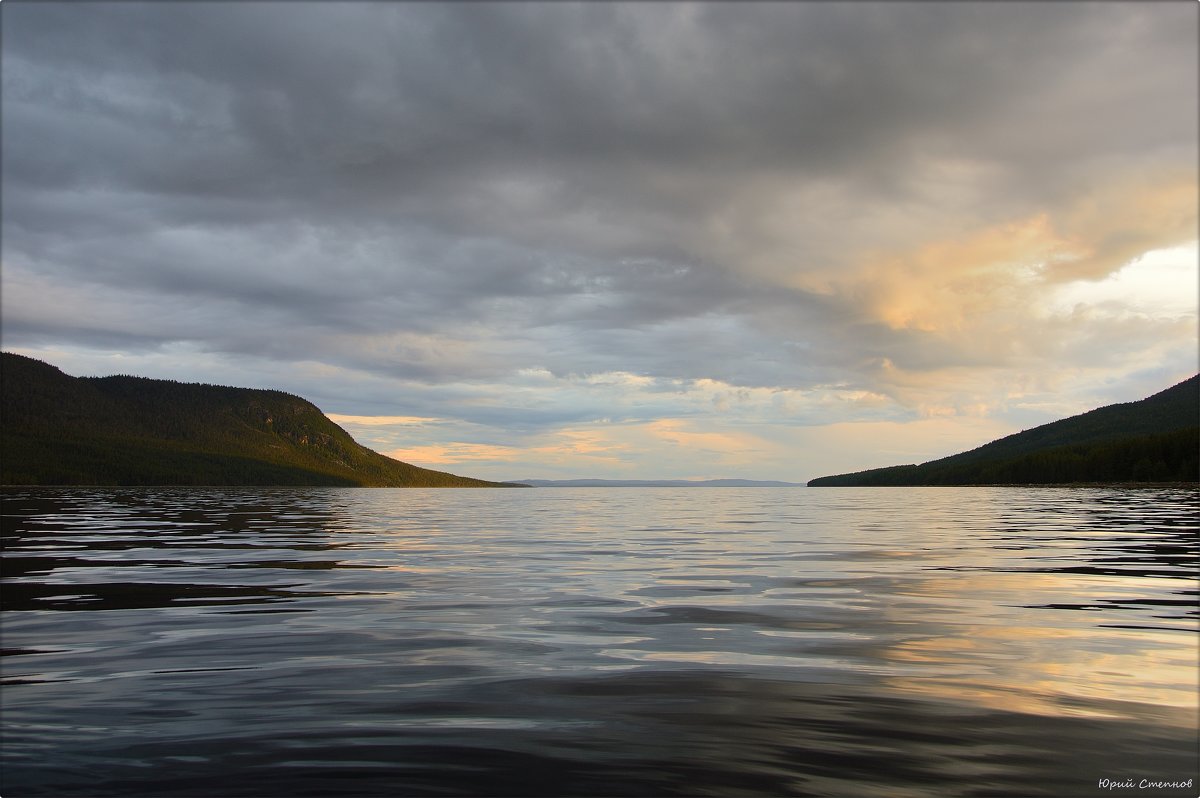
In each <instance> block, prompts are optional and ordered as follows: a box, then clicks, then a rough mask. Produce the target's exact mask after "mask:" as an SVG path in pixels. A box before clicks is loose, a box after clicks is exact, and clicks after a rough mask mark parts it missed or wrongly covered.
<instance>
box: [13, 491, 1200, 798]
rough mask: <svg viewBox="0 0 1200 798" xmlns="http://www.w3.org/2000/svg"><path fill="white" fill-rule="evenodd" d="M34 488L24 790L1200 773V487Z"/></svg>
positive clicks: (554, 788) (455, 790)
mask: <svg viewBox="0 0 1200 798" xmlns="http://www.w3.org/2000/svg"><path fill="white" fill-rule="evenodd" d="M3 498H4V504H3V535H4V557H3V562H2V564H3V576H4V582H3V599H4V607H5V609H6V612H5V617H4V621H3V627H2V631H3V647H4V651H3V653H4V654H5V655H6V656H4V657H3V658H2V659H0V666H2V674H3V678H4V682H5V687H4V698H3V707H2V708H3V711H4V723H3V756H4V773H3V777H2V778H3V782H2V783H0V792H3V794H5V795H10V794H11V795H46V796H50V795H53V796H58V795H89V796H91V795H97V796H130V795H135V796H140V795H147V796H149V795H156V796H157V795H172V796H174V795H181V796H189V795H191V796H207V795H222V796H237V795H244V796H260V795H271V796H275V795H278V796H285V795H286V796H298V795H347V796H351V795H364V796H384V795H387V796H393V795H448V794H449V795H455V794H459V795H798V796H803V795H839V796H840V795H846V796H856V795H881V796H883V795H887V796H912V795H972V796H974V795H979V796H983V795H1065V796H1072V795H1092V794H1097V793H1098V792H1108V793H1110V794H1111V793H1113V792H1117V793H1120V792H1121V791H1120V790H1116V791H1112V790H1098V789H1097V786H1096V785H1097V783H1098V782H1099V780H1100V779H1106V778H1107V779H1113V780H1116V779H1127V778H1134V779H1135V782H1136V781H1137V780H1139V779H1141V778H1150V779H1155V780H1177V781H1186V780H1187V779H1193V784H1196V783H1197V782H1196V781H1195V779H1196V778H1197V772H1196V771H1197V762H1196V753H1195V751H1196V678H1197V641H1198V637H1197V607H1196V589H1195V587H1196V584H1195V571H1194V568H1195V563H1196V561H1197V560H1196V555H1197V553H1198V551H1197V549H1198V547H1200V544H1198V542H1197V536H1196V531H1197V530H1196V520H1197V509H1198V504H1200V502H1198V501H1197V494H1196V492H1195V491H1194V490H1136V491H1121V490H1108V489H1072V490H1063V489H1028V490H1026V489H969V488H952V489H917V490H911V489H909V490H900V489H897V490H892V489H882V488H876V489H863V490H857V489H822V490H802V489H779V490H776V489H703V490H700V489H690V490H689V489H682V490H680V489H662V490H657V489H631V490H620V489H606V490H595V489H593V490H586V489H585V490H565V489H553V490H551V489H546V490H530V491H503V490H497V491H490V490H478V491H447V490H443V491H436V490H430V491H425V490H399V491H393V490H379V489H375V490H344V489H286V490H261V489H260V490H249V489H212V490H183V489H145V490H120V489H108V490H100V489H45V490H26V489H8V490H6V491H5V492H4V494H3ZM84 610H86V611H84ZM1127 792H1128V793H1129V794H1133V793H1137V794H1141V795H1145V794H1154V791H1152V790H1150V791H1148V790H1138V789H1136V788H1134V789H1132V790H1130V791H1127ZM1166 792H1167V793H1168V794H1181V793H1179V792H1178V791H1174V792H1172V791H1170V790H1167V791H1166ZM1189 792H1190V791H1187V790H1185V791H1184V793H1189ZM1160 794H1161V793H1160Z"/></svg>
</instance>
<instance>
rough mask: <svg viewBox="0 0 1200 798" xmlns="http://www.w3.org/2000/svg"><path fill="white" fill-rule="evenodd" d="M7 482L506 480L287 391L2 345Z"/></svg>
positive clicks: (464, 483) (415, 483)
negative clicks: (407, 445) (53, 361)
mask: <svg viewBox="0 0 1200 798" xmlns="http://www.w3.org/2000/svg"><path fill="white" fill-rule="evenodd" d="M0 357H2V360H0V430H2V432H0V446H2V448H3V461H2V463H0V483H3V484H25V485H29V484H41V485H84V484H86V485H342V486H380V487H383V486H387V487H495V486H498V485H501V484H506V483H494V482H485V481H483V480H477V479H469V478H467V477H459V476H455V475H453V474H446V473H443V472H440V471H431V470H429V469H425V468H418V467H417V466H413V465H409V464H408V463H402V462H400V461H398V460H393V459H391V458H390V457H384V456H383V455H381V454H378V453H377V452H373V451H371V450H370V449H367V448H365V447H363V446H360V445H359V444H357V443H355V441H354V440H353V439H352V438H351V437H350V435H349V434H348V433H347V432H346V431H345V430H343V429H342V428H341V427H339V426H337V425H336V424H334V423H333V422H332V421H330V420H329V419H328V418H326V417H325V415H324V414H322V413H321V411H320V410H318V409H317V407H316V406H314V405H313V404H312V403H310V402H307V401H305V400H304V399H301V398H300V397H298V396H292V395H290V394H286V393H282V392H280V391H263V390H253V389H248V388H226V387H220V386H215V385H200V384H193V383H187V384H185V383H179V382H173V381H169V380H151V379H145V378H142V377H126V376H119V377H98V378H96V377H82V378H81V377H71V376H68V375H66V374H64V373H62V372H61V371H59V370H58V369H57V368H54V367H53V366H50V365H47V364H46V363H43V362H41V361H39V360H34V359H32V358H28V357H24V356H22V355H16V354H11V353H8V352H5V353H3V354H2V355H0Z"/></svg>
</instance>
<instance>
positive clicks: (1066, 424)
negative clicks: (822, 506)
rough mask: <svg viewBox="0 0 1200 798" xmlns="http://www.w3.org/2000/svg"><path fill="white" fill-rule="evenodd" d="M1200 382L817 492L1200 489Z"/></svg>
mask: <svg viewBox="0 0 1200 798" xmlns="http://www.w3.org/2000/svg"><path fill="white" fill-rule="evenodd" d="M1198 478H1200V375H1198V376H1195V377H1192V378H1191V379H1188V380H1185V381H1183V382H1181V383H1179V384H1178V385H1176V386H1174V387H1172V388H1168V389H1167V390H1165V391H1162V392H1161V393H1157V394H1155V395H1153V396H1151V397H1148V398H1146V399H1142V400H1141V401H1137V402H1128V403H1125V404H1117V405H1109V406H1107V407H1101V408H1099V409H1097V410H1092V411H1090V412H1088V413H1084V414H1082V415H1078V416H1072V417H1071V418H1066V419H1063V420H1061V421H1055V422H1052V423H1050V424H1044V425H1042V426H1040V427H1034V428H1033V429H1030V430H1026V431H1024V432H1019V433H1017V434H1015V435H1009V436H1008V437H1006V438H1001V439H999V440H996V441H992V442H991V443H989V444H986V445H984V446H981V447H979V448H978V449H972V450H971V451H969V452H963V453H961V454H956V455H952V456H950V457H944V458H942V459H940V460H932V461H930V462H928V463H923V464H921V465H902V466H892V467H890V468H875V469H871V470H870V471H859V472H857V473H854V474H838V475H836V476H829V477H821V478H819V479H814V480H812V481H811V482H809V483H808V484H809V485H810V486H813V487H832V486H870V485H1036V484H1069V483H1073V482H1195V481H1196V480H1197V479H1198Z"/></svg>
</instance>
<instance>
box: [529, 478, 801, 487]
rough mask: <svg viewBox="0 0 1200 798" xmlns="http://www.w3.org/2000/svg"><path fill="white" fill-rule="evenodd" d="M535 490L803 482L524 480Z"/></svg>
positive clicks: (760, 484) (795, 483)
mask: <svg viewBox="0 0 1200 798" xmlns="http://www.w3.org/2000/svg"><path fill="white" fill-rule="evenodd" d="M520 482H521V484H522V485H531V486H533V487H535V488H802V487H804V483H802V482H777V481H774V480H760V479H522V480H520Z"/></svg>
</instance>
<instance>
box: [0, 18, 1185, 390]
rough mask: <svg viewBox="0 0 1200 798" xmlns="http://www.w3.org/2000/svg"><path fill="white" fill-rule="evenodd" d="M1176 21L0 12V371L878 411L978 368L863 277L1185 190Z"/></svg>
mask: <svg viewBox="0 0 1200 798" xmlns="http://www.w3.org/2000/svg"><path fill="white" fill-rule="evenodd" d="M1195 21H1196V15H1195V9H1194V8H1193V7H1191V6H1186V5H1182V4H1178V5H1177V4H1146V5H1141V4H1041V3H1030V4H1011V3H1005V4H991V3H982V4H943V3H930V4H924V3H915V4H901V3H879V4H863V3H845V4H837V3H817V4H803V3H797V4H786V3H764V4H742V3H738V4H732V3H730V4H724V3H699V4H688V5H685V4H667V3H663V4H641V3H637V4H624V3H594V4H593V3H578V4H575V3H554V4H502V3H485V4H457V3H446V4H435V3H412V4H408V3H361V4H359V3H328V4H287V5H284V4H276V3H269V2H265V3H254V2H251V3H188V2H184V3H106V2H97V3H86V4H57V3H51V4H32V3H29V4H8V5H7V6H6V7H5V8H4V26H3V37H4V38H3V78H4V94H3V111H4V116H3V134H4V147H3V169H4V182H3V191H4V198H3V199H4V220H3V222H4V241H3V258H4V279H5V283H6V291H5V300H6V304H5V308H4V336H5V344H6V345H16V346H20V345H30V344H31V343H32V342H45V341H54V340H58V341H59V342H62V343H70V344H73V345H76V346H88V345H91V346H96V347H99V348H121V347H128V348H132V349H144V350H147V351H152V350H155V349H159V350H161V349H162V348H163V347H169V346H172V345H176V344H179V343H180V342H183V343H186V344H188V345H190V346H193V347H196V348H198V349H200V350H204V351H209V352H215V353H223V354H224V355H227V356H229V357H231V358H235V357H237V356H239V355H252V356H257V357H269V358H277V359H280V360H283V361H306V360H316V361H319V362H328V363H332V364H338V365H342V366H346V367H349V368H353V369H359V370H362V371H364V372H370V373H377V374H381V375H388V376H391V377H395V378H400V379H407V380H416V381H419V382H424V383H428V384H440V383H446V382H451V381H463V380H465V381H471V380H478V381H503V380H504V379H505V375H508V374H511V373H513V372H515V371H516V370H519V369H526V368H545V369H548V370H549V371H551V372H552V373H554V374H558V375H568V374H573V373H575V374H578V373H593V372H603V371H629V372H633V373H639V374H650V375H655V376H659V377H662V378H668V379H699V378H713V379H719V380H723V381H726V382H729V383H731V384H734V385H745V386H784V387H801V388H803V387H811V386H817V385H823V384H830V383H835V382H837V383H842V384H845V385H851V386H861V387H864V388H870V389H886V387H887V386H886V384H885V378H884V377H882V376H881V372H880V370H879V368H878V364H879V363H880V362H882V361H885V360H886V361H887V362H889V363H891V364H893V365H895V366H896V367H899V368H903V369H907V370H913V371H932V370H937V369H954V368H964V367H980V368H987V367H1000V366H1005V365H1009V364H1011V363H1012V362H1014V361H1013V356H1012V354H1011V352H1007V350H1005V349H1004V348H1003V347H998V346H971V345H969V342H968V341H966V340H964V339H963V337H962V336H959V337H957V338H953V337H951V338H947V337H946V336H944V335H943V336H939V335H937V334H932V333H929V332H927V331H922V330H919V329H897V328H895V327H889V326H888V325H887V324H885V323H884V322H883V321H881V320H880V318H878V317H877V316H872V313H871V306H870V305H869V303H867V302H866V300H865V299H864V297H865V296H866V293H867V292H866V291H865V290H863V289H860V288H856V287H855V286H854V285H850V286H849V287H847V286H845V285H842V284H840V283H837V279H835V278H838V276H839V275H843V274H849V273H850V270H852V269H853V268H855V264H856V263H857V262H858V259H860V258H862V257H864V256H865V255H864V253H868V252H869V250H871V249H872V248H873V247H879V248H883V249H894V250H896V251H906V250H912V249H913V248H915V247H919V246H921V245H922V244H923V243H925V242H927V241H928V240H931V239H932V240H939V239H946V238H952V237H954V236H956V235H965V234H967V233H969V232H970V231H971V230H973V229H976V228H980V227H986V226H987V225H990V224H995V223H999V222H1005V221H1009V220H1014V219H1023V218H1026V217H1028V216H1030V215H1034V214H1037V213H1040V212H1045V211H1046V210H1047V209H1050V210H1054V209H1056V208H1065V207H1068V206H1070V205H1071V203H1078V202H1081V201H1083V200H1081V199H1080V198H1081V197H1083V198H1085V199H1086V197H1087V196H1088V192H1090V191H1093V190H1094V188H1095V185H1094V184H1095V183H1097V182H1098V181H1100V180H1102V179H1103V178H1102V177H1101V175H1107V174H1114V175H1122V176H1128V175H1130V174H1139V173H1141V172H1142V171H1153V170H1154V169H1163V168H1167V169H1175V170H1176V171H1178V170H1179V169H1180V168H1182V169H1184V170H1185V171H1186V170H1188V169H1190V170H1191V171H1190V174H1192V175H1193V177H1194V171H1195V163H1194V161H1195V140H1196V134H1197V130H1196V101H1195V97H1196V45H1195V39H1194V36H1193V34H1194V33H1195ZM1181 165H1182V166H1181ZM956 170H957V171H956ZM1152 240H1153V236H1148V237H1147V241H1152ZM1105 263H1107V262H1105ZM1116 265H1119V264H1116ZM1103 268H1107V269H1111V268H1115V265H1113V264H1108V265H1106V266H1104V267H1103ZM1097 269H1101V267H1094V268H1093V271H1095V270H1097ZM830 275H833V277H830ZM1092 276H1097V275H1092ZM1098 276H1102V274H1100V275H1098ZM838 279H840V278H838ZM831 280H832V281H833V282H832V283H831V284H834V287H833V288H829V289H828V290H826V289H822V287H821V284H822V281H825V282H829V281H831ZM64 296H68V297H71V299H70V302H68V303H67V304H66V305H64V299H63V297H64ZM89 298H90V301H89ZM67 306H69V307H70V312H69V313H68V312H67V311H65V310H62V308H64V307H67ZM56 308H58V310H56ZM1141 329H1142V330H1143V331H1145V330H1150V329H1151V327H1143V328H1141ZM1029 334H1030V335H1037V334H1039V332H1038V331H1037V330H1032V329H1031V330H1030V331H1029ZM1134 339H1136V340H1141V339H1142V336H1141V334H1139V335H1138V336H1134ZM1020 343H1021V342H1020V341H1018V342H1017V345H1019V344H1020ZM1018 348H1019V347H1018Z"/></svg>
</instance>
